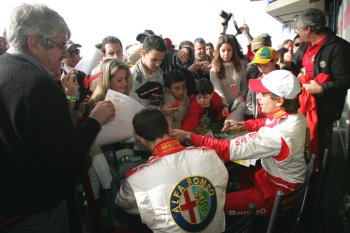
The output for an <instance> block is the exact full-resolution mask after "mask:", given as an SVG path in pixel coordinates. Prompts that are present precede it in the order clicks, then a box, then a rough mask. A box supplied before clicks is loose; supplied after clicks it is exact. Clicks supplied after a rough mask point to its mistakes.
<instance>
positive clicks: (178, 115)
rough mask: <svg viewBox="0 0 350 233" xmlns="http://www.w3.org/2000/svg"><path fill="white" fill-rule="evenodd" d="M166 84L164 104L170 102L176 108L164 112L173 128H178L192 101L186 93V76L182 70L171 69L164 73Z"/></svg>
mask: <svg viewBox="0 0 350 233" xmlns="http://www.w3.org/2000/svg"><path fill="white" fill-rule="evenodd" d="M164 86H165V92H164V104H169V105H170V107H173V108H174V110H173V111H171V112H169V113H164V112H163V113H164V115H165V117H166V119H167V120H168V122H169V124H170V126H171V128H173V129H178V128H180V125H181V121H182V118H184V116H185V115H186V113H187V109H188V105H189V103H190V99H189V98H188V96H187V94H186V92H187V90H186V76H185V75H184V73H183V72H182V71H180V70H172V71H169V72H168V73H165V74H164Z"/></svg>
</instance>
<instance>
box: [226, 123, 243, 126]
mask: <svg viewBox="0 0 350 233" xmlns="http://www.w3.org/2000/svg"><path fill="white" fill-rule="evenodd" d="M241 125H243V123H234V124H232V123H230V124H229V126H241Z"/></svg>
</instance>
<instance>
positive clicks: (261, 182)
mask: <svg viewBox="0 0 350 233" xmlns="http://www.w3.org/2000/svg"><path fill="white" fill-rule="evenodd" d="M249 86H250V87H251V88H252V90H253V91H255V92H257V99H258V101H259V105H260V107H261V109H262V112H263V113H265V114H266V118H259V119H252V120H247V121H243V122H237V121H234V120H226V121H225V125H224V127H223V129H222V131H223V132H226V131H228V130H233V129H237V128H241V129H243V130H244V131H248V132H247V133H246V134H243V135H241V136H238V137H236V138H234V139H232V140H220V139H215V138H212V137H210V136H200V135H197V134H195V133H191V132H186V131H183V130H175V129H174V130H172V131H171V135H172V136H174V137H176V138H178V139H179V140H184V139H185V138H187V139H190V140H191V142H192V143H193V144H194V145H195V146H203V145H206V146H208V147H212V148H214V149H215V150H216V152H217V153H218V155H219V156H220V158H221V159H222V160H225V161H235V160H242V159H243V160H244V159H259V158H260V159H261V166H262V167H261V168H260V169H256V172H255V173H254V174H250V177H249V176H247V178H250V179H251V182H250V183H251V184H252V185H251V186H250V187H249V188H246V189H240V190H239V191H234V192H230V193H227V194H226V202H225V213H226V214H232V215H235V214H241V213H244V212H246V211H247V209H248V205H249V203H250V202H254V203H255V204H256V208H257V214H260V215H270V214H271V210H272V207H273V202H274V199H275V195H276V191H277V190H282V191H283V192H284V193H289V192H291V191H292V190H294V189H296V188H297V187H298V186H300V185H301V184H302V183H303V182H304V178H305V174H306V168H307V165H306V162H305V159H304V150H305V139H306V138H307V137H306V133H307V123H306V119H305V117H304V116H303V115H302V114H300V113H298V108H299V102H298V98H297V97H298V94H299V93H300V91H301V87H300V84H299V82H298V80H297V78H296V77H295V76H294V75H293V74H291V73H290V72H289V71H286V70H275V71H272V72H271V73H269V74H267V75H266V76H264V77H263V78H262V79H254V80H249ZM240 179H241V176H240ZM246 181H247V180H240V182H246Z"/></svg>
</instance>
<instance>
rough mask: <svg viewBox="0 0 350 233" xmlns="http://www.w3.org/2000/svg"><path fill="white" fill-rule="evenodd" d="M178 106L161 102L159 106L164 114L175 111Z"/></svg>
mask: <svg viewBox="0 0 350 233" xmlns="http://www.w3.org/2000/svg"><path fill="white" fill-rule="evenodd" d="M178 109H179V108H178V106H173V104H162V105H161V106H160V111H161V112H162V113H163V114H164V115H169V114H171V113H173V112H175V111H177V110H178Z"/></svg>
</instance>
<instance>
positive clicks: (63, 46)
mask: <svg viewBox="0 0 350 233" xmlns="http://www.w3.org/2000/svg"><path fill="white" fill-rule="evenodd" d="M47 40H48V41H50V42H51V43H53V44H55V45H56V46H57V47H58V48H60V49H61V50H62V51H64V52H67V45H62V44H61V43H58V42H56V41H54V40H51V39H47Z"/></svg>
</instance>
